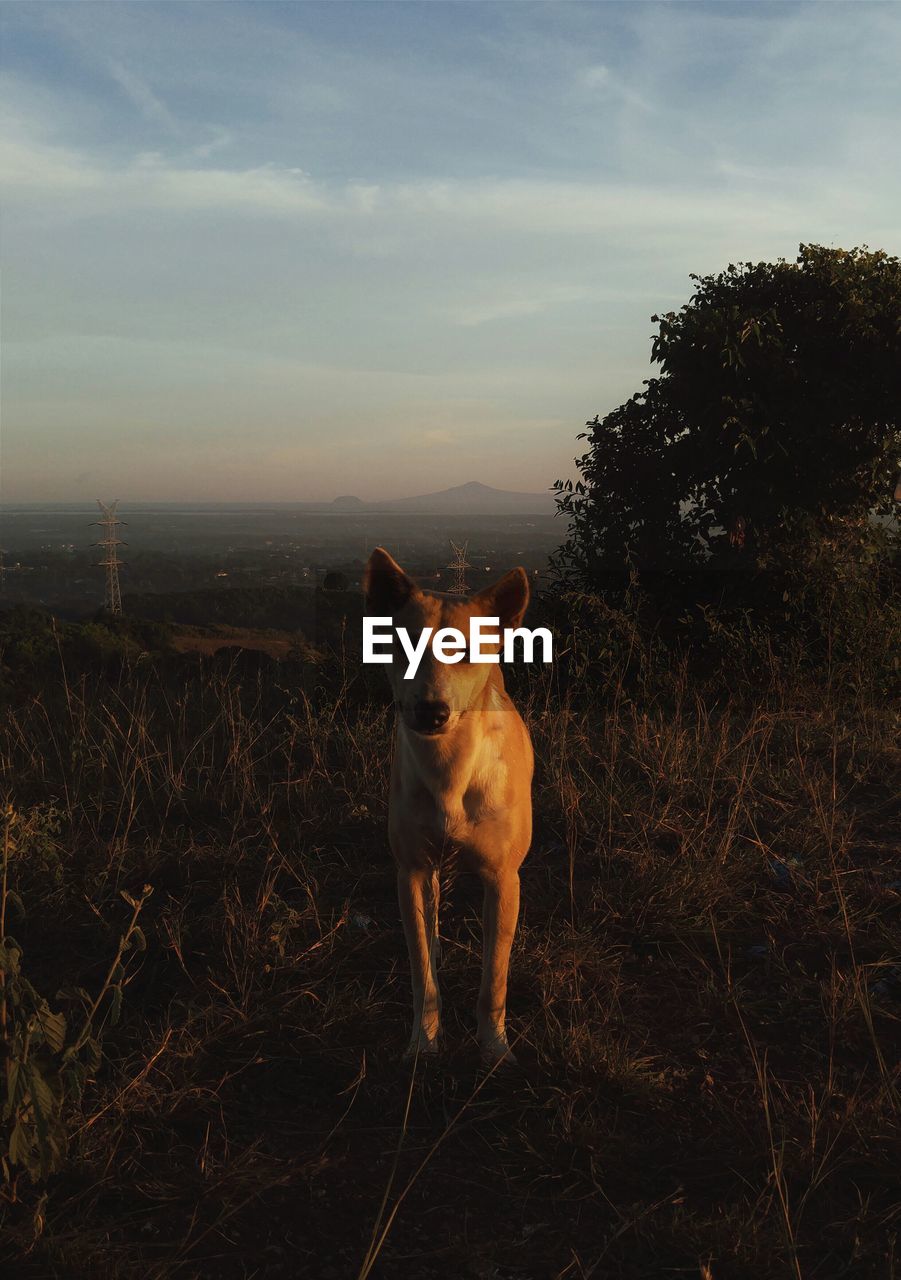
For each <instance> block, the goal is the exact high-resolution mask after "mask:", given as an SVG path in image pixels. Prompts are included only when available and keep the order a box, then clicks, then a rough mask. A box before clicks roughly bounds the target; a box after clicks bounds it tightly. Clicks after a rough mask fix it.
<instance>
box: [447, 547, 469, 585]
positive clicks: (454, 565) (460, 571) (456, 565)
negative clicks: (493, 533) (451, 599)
mask: <svg viewBox="0 0 901 1280" xmlns="http://www.w3.org/2000/svg"><path fill="white" fill-rule="evenodd" d="M449 541H450V544H451V551H453V553H454V558H453V560H451V562H450V564H447V565H445V566H444V567H445V568H446V569H453V571H454V580H453V582H452V583H451V586H450V587H449V589H448V590H449V594H450V595H452V596H465V595H468V593H469V588H468V587H467V585H466V570H467V569H471V568H472V565H471V564H469V563H468V562H467V559H466V548H467V547H468V546H469V543H468V542H464V543H463V545H462V547H461V546H458V544H457V543H456V542H454V540H453V538H451V539H449Z"/></svg>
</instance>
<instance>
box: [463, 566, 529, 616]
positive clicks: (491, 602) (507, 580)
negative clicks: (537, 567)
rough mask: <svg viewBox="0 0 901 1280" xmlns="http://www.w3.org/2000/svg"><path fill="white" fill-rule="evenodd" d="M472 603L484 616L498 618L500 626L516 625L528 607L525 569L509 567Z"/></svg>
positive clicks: (527, 583)
mask: <svg viewBox="0 0 901 1280" xmlns="http://www.w3.org/2000/svg"><path fill="white" fill-rule="evenodd" d="M472 602H473V604H474V605H476V607H477V608H478V611H479V613H480V614H482V615H483V616H484V617H486V618H500V625H501V627H518V626H519V624H520V623H521V622H522V620H523V617H524V615H525V612H526V609H528V607H529V578H528V575H527V573H526V571H525V569H521V568H520V569H511V570H510V572H509V573H505V574H504V576H503V577H502V578H498V580H497V582H495V583H494V584H493V585H492V586H490V587H485V589H484V590H483V591H480V592H479V594H478V595H477V596H473V600H472Z"/></svg>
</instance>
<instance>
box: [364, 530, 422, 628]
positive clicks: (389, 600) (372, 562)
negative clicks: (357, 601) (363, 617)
mask: <svg viewBox="0 0 901 1280" xmlns="http://www.w3.org/2000/svg"><path fill="white" fill-rule="evenodd" d="M417 591H418V587H417V586H416V583H415V582H414V581H413V579H412V578H408V577H407V575H406V574H405V573H404V571H403V569H402V568H401V567H400V565H399V564H398V563H397V561H396V560H394V559H393V558H392V557H391V556H389V555H388V552H387V551H386V550H385V549H384V547H376V549H375V551H373V553H372V555H371V556H370V557H369V563H368V564H367V566H366V572H365V573H364V575H363V594H364V596H365V597H366V610H367V612H368V613H373V614H384V615H386V616H387V615H390V614H394V613H397V611H398V609H402V608H403V607H404V605H405V604H406V603H407V601H408V600H409V599H410V597H411V596H413V595H415V594H416V593H417Z"/></svg>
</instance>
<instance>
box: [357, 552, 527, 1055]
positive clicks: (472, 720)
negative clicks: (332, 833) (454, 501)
mask: <svg viewBox="0 0 901 1280" xmlns="http://www.w3.org/2000/svg"><path fill="white" fill-rule="evenodd" d="M364 591H365V594H366V612H367V613H368V614H374V615H380V616H390V617H391V619H392V621H393V623H394V625H395V626H397V627H406V629H407V631H408V633H409V635H410V637H411V638H413V639H414V640H415V639H416V638H417V637H418V636H419V634H420V633H421V631H422V629H423V628H424V627H433V628H435V629H436V630H437V629H438V628H439V627H456V628H458V629H459V630H460V631H462V632H463V633H464V635H468V634H469V619H470V618H471V617H473V616H480V617H492V618H493V617H497V618H499V619H500V628H501V629H503V628H505V627H517V626H519V624H520V622H521V621H522V617H523V614H524V613H525V611H526V606H527V605H528V602H529V580H528V578H527V577H526V574H525V571H524V570H523V569H513V570H512V571H511V572H510V573H508V574H506V576H505V577H503V578H501V579H500V581H498V582H496V583H495V584H494V586H491V587H487V588H486V589H485V590H484V591H480V592H479V593H478V595H476V596H473V597H471V598H465V597H462V596H450V595H443V594H440V593H438V592H434V591H422V590H420V589H419V587H417V586H416V584H415V583H414V582H413V581H412V579H410V578H409V577H408V576H407V575H406V574H405V573H404V571H403V569H401V567H400V565H398V564H397V563H396V562H395V561H394V560H393V559H392V558H391V556H390V555H388V553H387V551H384V550H382V548H381V547H378V548H377V549H376V550H375V551H373V553H372V555H371V556H370V558H369V564H368V565H367V568H366V576H365V579H364ZM498 648H499V646H495V647H494V650H493V651H494V652H497V650H498ZM406 665H407V664H406V660H405V658H404V657H403V654H402V653H401V652H399V651H398V646H397V642H396V641H395V653H394V658H393V660H392V662H391V665H390V666H389V667H388V668H387V671H388V677H389V680H390V682H391V687H392V689H393V692H394V700H395V706H396V707H397V728H396V737H395V751H394V761H393V766H392V770H391V793H390V798H389V804H388V835H389V841H390V844H391V851H392V853H393V854H394V858H395V861H396V863H397V884H398V898H399V901H400V911H401V917H402V919H403V925H404V933H405V934H406V938H407V947H408V949H409V952H410V966H411V971H412V972H411V976H412V983H413V1020H414V1021H413V1034H412V1037H411V1040H410V1045H409V1048H408V1050H407V1052H408V1054H409V1053H415V1052H416V1051H417V1049H418V1050H419V1051H420V1052H422V1053H435V1052H437V1048H438V1037H439V1031H440V1019H441V996H440V993H439V991H438V982H437V978H436V961H437V931H438V892H439V868H440V866H441V863H442V860H443V859H445V858H452V859H453V865H454V866H459V867H460V869H461V870H465V871H473V872H475V873H476V874H477V875H478V876H479V877H480V878H481V879H482V881H483V883H484V887H485V895H484V909H483V917H482V924H483V964H482V984H481V988H480V991H479V998H478V1004H477V1020H478V1040H479V1045H480V1047H481V1050H482V1054H483V1057H485V1058H486V1059H487V1060H489V1061H492V1062H495V1061H497V1060H499V1059H500V1058H503V1057H505V1056H507V1055H508V1054H509V1055H510V1056H511V1057H512V1054H510V1048H509V1045H508V1043H507V1033H506V1028H505V1017H506V1003H507V971H508V968H509V963H510V948H511V946H512V943H513V935H514V933H515V932H516V921H517V916H518V915H519V867H520V864H521V863H522V861H523V859H524V858H525V856H526V853H527V852H528V848H529V843H530V841H531V838H532V799H531V783H532V744H531V741H530V739H529V732H528V730H527V729H526V726H525V724H524V723H523V721H522V719H521V718H520V716H519V713H518V712H517V710H516V708H515V707H514V706H513V703H512V702H511V701H510V698H509V697H508V696H507V694H506V692H505V690H504V679H503V675H502V674H501V669H500V667H499V666H497V665H494V664H485V663H473V662H470V661H469V660H468V655H464V657H463V660H462V661H461V662H458V663H455V664H450V663H444V662H441V661H439V660H438V659H437V658H436V657H435V655H434V653H433V652H432V651H431V648H428V649H427V650H426V652H425V656H424V657H423V658H422V661H421V663H420V665H419V668H418V670H417V671H416V674H415V676H414V677H413V678H412V679H404V672H405V669H406Z"/></svg>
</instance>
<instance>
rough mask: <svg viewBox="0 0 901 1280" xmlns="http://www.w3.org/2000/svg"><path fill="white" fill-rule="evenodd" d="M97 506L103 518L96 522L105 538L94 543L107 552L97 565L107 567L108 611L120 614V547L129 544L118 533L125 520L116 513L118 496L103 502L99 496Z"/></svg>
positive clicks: (102, 567)
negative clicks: (117, 535) (112, 500)
mask: <svg viewBox="0 0 901 1280" xmlns="http://www.w3.org/2000/svg"><path fill="white" fill-rule="evenodd" d="M97 506H98V507H99V508H100V511H101V514H102V516H103V519H102V520H95V521H94V523H95V524H98V525H100V527H101V528H102V529H103V531H104V532H103V539H102V540H101V541H100V542H95V543H94V544H93V545H94V546H95V547H102V548H103V550H104V551H105V552H106V557H105V559H103V560H98V561H97V567H98V569H106V611H107V613H112V614H119V613H121V612H122V594H121V592H120V590H119V566H120V565H121V563H122V562H121V560H120V559H119V548H120V547H124V546H127V545H128V544H127V543H125V542H123V541H122V539H121V538H118V537H116V533H117V531H118V530H119V528H120V527H121V526H122V525H124V524H125V521H124V520H120V519H119V517H118V515H117V514H116V508H117V507H118V506H119V499H118V498H117V499H116V501H115V502H110V503H105V502H101V501H100V499H99V498H98V499H97Z"/></svg>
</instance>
